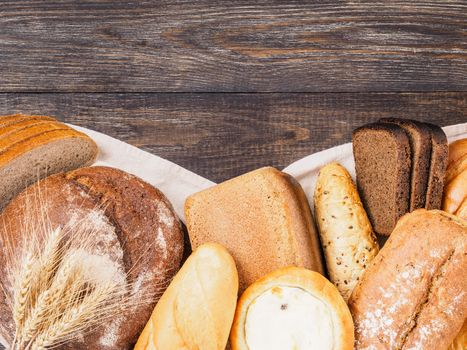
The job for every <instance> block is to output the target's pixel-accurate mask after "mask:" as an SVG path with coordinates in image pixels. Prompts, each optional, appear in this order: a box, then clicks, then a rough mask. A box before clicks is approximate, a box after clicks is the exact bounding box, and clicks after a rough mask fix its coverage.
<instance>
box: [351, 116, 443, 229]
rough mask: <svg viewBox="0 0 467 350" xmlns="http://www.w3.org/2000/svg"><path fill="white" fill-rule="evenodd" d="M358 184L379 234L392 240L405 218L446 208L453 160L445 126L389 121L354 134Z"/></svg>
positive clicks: (367, 126) (385, 120) (387, 119)
mask: <svg viewBox="0 0 467 350" xmlns="http://www.w3.org/2000/svg"><path fill="white" fill-rule="evenodd" d="M353 150H354V157H355V167H356V172H357V184H358V189H359V192H360V196H361V197H362V200H363V203H364V205H365V209H366V211H367V213H368V216H369V218H370V220H371V223H372V225H373V228H374V230H375V231H376V232H377V233H378V234H381V235H385V236H387V235H389V234H390V233H391V232H392V230H393V229H394V227H395V225H396V223H397V221H398V220H399V218H400V217H402V215H404V214H406V213H408V212H411V211H414V210H415V209H420V208H425V209H429V210H430V209H440V208H441V202H442V196H443V185H444V177H445V173H446V166H447V159H448V144H447V138H446V135H445V134H444V132H443V131H442V129H441V128H440V127H439V126H436V125H433V124H429V123H423V122H419V121H415V120H408V119H396V118H384V119H381V120H380V121H379V122H376V123H372V124H367V125H364V126H362V127H360V128H358V129H356V130H355V131H354V133H353Z"/></svg>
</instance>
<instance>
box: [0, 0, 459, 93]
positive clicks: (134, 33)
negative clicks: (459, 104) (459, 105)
mask: <svg viewBox="0 0 467 350" xmlns="http://www.w3.org/2000/svg"><path fill="white" fill-rule="evenodd" d="M466 23H467V3H466V2H465V1H446V0H442V1H438V0H435V1H410V2H407V1H359V2H347V1H329V0H328V1H321V0H320V1H317V0H316V1H307V2H305V1H271V0H257V1H255V2H252V1H235V2H224V1H219V0H217V1H213V0H211V1H208V0H197V1H186V0H185V1H184V0H174V1H110V0H100V1H75V0H60V1H59V0H56V1H50V0H45V1H35V0H22V1H9V0H3V1H2V2H1V3H0V91H3V92H18V91H25V92H28V91H29V92H37V91H49V92H53V91H68V92H99V91H101V92H167V91H177V92H219V91H224V92H252V91H254V92H258V91H263V92H300V91H302V92H325V91H328V92H337V91H344V92H356V91H366V92H377V91H440V90H442V91H465V90H466V89H467V35H466Z"/></svg>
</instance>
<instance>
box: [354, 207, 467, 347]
mask: <svg viewBox="0 0 467 350" xmlns="http://www.w3.org/2000/svg"><path fill="white" fill-rule="evenodd" d="M466 249H467V222H466V221H463V220H462V219H459V218H456V217H454V216H451V215H449V214H447V213H444V212H441V211H437V210H433V211H427V210H425V209H418V210H416V211H414V212H412V213H410V214H407V215H405V216H404V217H403V218H402V219H401V220H400V221H399V223H398V224H397V226H396V228H395V229H394V232H392V234H391V236H390V237H389V239H388V241H387V242H386V245H385V246H384V247H383V248H382V250H381V251H380V253H379V254H378V255H377V256H376V258H375V259H374V260H373V262H372V263H371V264H370V266H369V268H368V269H367V270H366V271H365V273H364V275H363V277H362V279H361V281H360V282H359V284H357V286H356V288H355V289H354V292H353V294H352V296H351V298H350V300H349V307H350V310H351V313H352V315H353V317H354V322H355V336H356V338H355V339H356V346H355V349H357V350H363V349H374V350H379V349H406V350H408V349H447V348H448V346H449V345H450V343H451V342H452V340H453V339H454V338H455V336H456V335H457V333H458V332H459V330H460V329H461V327H462V324H463V322H464V319H465V318H466V317H467V293H466V290H467V274H465V271H466V270H467V255H466Z"/></svg>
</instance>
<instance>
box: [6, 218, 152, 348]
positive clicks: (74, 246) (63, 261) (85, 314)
mask: <svg viewBox="0 0 467 350" xmlns="http://www.w3.org/2000/svg"><path fill="white" fill-rule="evenodd" d="M40 217H41V219H40V220H39V221H40V222H39V224H38V223H34V224H32V223H30V222H27V223H25V224H24V227H23V230H25V231H27V232H28V234H25V235H24V239H23V241H22V243H21V245H20V246H21V249H20V250H19V251H17V252H15V254H14V257H15V258H14V259H13V260H14V261H11V262H10V265H11V270H10V273H9V276H10V284H11V285H12V286H13V288H12V289H13V292H12V293H8V292H7V291H3V292H5V294H7V297H8V300H7V301H8V304H9V305H10V306H11V308H12V315H13V320H14V323H15V328H16V329H15V335H14V339H13V343H12V344H11V350H39V349H44V350H45V349H51V348H56V347H58V346H60V345H63V344H65V343H68V342H70V341H72V340H74V339H76V337H77V336H78V335H79V334H83V333H85V332H88V331H89V330H91V329H93V328H95V327H97V326H99V325H100V324H101V323H102V321H105V320H109V319H110V318H113V317H116V316H118V315H121V314H122V313H123V312H124V311H126V310H128V309H130V308H134V307H137V306H138V305H140V304H143V303H148V302H149V303H150V302H153V301H154V300H155V298H157V296H156V295H149V293H146V294H144V295H143V296H142V297H141V298H140V299H135V298H134V296H133V295H132V293H131V290H132V289H133V288H132V287H133V286H132V285H131V283H129V282H127V279H126V278H124V279H123V282H122V279H121V278H118V276H115V275H114V274H116V273H117V271H109V273H108V274H95V273H93V268H94V267H93V266H90V265H89V263H87V264H86V263H85V262H86V259H87V258H88V257H89V253H88V252H89V251H90V247H92V245H93V244H95V242H94V237H95V231H94V229H93V227H92V225H90V224H89V223H87V222H86V221H85V220H81V221H78V222H75V223H72V224H70V225H65V226H64V227H58V228H52V227H51V225H50V222H49V221H48V218H47V216H46V214H45V213H41V215H40ZM5 246H8V244H5ZM145 289H146V288H144V287H143V290H145Z"/></svg>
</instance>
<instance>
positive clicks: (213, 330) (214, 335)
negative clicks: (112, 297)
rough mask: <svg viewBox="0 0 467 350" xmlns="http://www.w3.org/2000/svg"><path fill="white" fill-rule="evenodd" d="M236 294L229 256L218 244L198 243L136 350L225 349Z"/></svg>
mask: <svg viewBox="0 0 467 350" xmlns="http://www.w3.org/2000/svg"><path fill="white" fill-rule="evenodd" d="M237 293H238V274H237V269H236V267H235V262H234V260H233V258H232V257H231V256H230V254H229V253H228V252H227V250H226V249H225V248H224V247H222V246H221V245H219V244H216V243H207V244H203V245H201V246H200V247H199V248H198V249H197V250H195V251H194V252H193V254H192V255H191V256H190V257H189V258H188V259H187V261H186V262H185V264H184V265H183V266H182V268H181V269H180V271H179V272H178V274H177V275H176V276H175V277H174V279H173V281H172V282H171V283H170V286H169V287H168V288H167V290H166V292H165V293H164V295H163V296H162V297H161V299H160V301H159V302H158V304H157V305H156V307H155V309H154V311H153V313H152V316H151V319H150V320H149V322H148V324H147V325H146V327H145V328H144V330H143V332H142V334H141V336H140V338H139V339H138V343H137V344H136V346H135V350H150V349H164V350H192V349H203V350H224V349H225V346H226V344H227V340H228V337H229V332H230V327H231V325H232V321H233V317H234V313H235V306H236V303H237Z"/></svg>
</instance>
